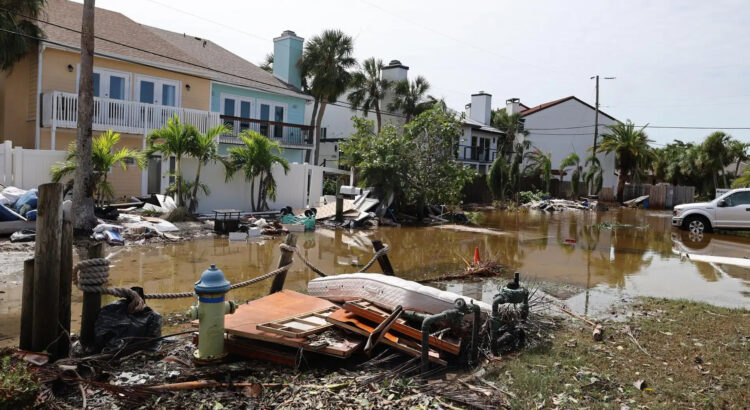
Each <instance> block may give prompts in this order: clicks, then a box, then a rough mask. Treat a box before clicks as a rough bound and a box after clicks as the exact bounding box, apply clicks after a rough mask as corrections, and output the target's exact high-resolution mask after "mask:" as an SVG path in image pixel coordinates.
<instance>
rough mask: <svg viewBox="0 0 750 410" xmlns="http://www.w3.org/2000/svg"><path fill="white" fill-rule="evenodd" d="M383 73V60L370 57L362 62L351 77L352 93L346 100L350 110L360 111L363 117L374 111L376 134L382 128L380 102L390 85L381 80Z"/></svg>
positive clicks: (386, 81)
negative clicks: (376, 124) (376, 122)
mask: <svg viewBox="0 0 750 410" xmlns="http://www.w3.org/2000/svg"><path fill="white" fill-rule="evenodd" d="M382 71H383V60H380V59H376V58H375V57H370V58H368V59H367V60H365V61H363V62H362V69H361V70H360V71H357V72H355V73H354V74H353V75H352V83H351V87H352V91H351V93H349V95H348V96H347V100H348V101H349V103H350V104H351V105H352V110H357V109H361V110H362V112H363V113H364V115H365V117H366V116H367V114H368V113H369V112H370V110H374V111H375V117H376V118H377V120H378V132H380V128H381V126H382V122H383V121H382V118H381V116H380V100H382V99H383V97H385V93H386V91H388V89H389V88H390V87H391V83H390V82H389V81H388V80H386V79H384V78H381V73H382Z"/></svg>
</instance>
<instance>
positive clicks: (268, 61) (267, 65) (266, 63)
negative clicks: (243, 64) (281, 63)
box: [258, 53, 273, 73]
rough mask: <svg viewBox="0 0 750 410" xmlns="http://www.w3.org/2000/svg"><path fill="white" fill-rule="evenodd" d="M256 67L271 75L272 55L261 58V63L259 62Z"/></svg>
mask: <svg viewBox="0 0 750 410" xmlns="http://www.w3.org/2000/svg"><path fill="white" fill-rule="evenodd" d="M258 67H260V68H261V70H263V71H268V72H269V73H273V53H268V54H266V56H265V57H264V58H263V61H261V63H260V64H259V65H258Z"/></svg>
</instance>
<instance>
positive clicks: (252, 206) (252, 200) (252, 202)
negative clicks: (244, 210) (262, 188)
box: [250, 177, 255, 212]
mask: <svg viewBox="0 0 750 410" xmlns="http://www.w3.org/2000/svg"><path fill="white" fill-rule="evenodd" d="M250 210H252V211H253V212H255V177H253V178H252V179H251V180H250Z"/></svg>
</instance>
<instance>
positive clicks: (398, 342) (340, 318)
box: [326, 309, 448, 366]
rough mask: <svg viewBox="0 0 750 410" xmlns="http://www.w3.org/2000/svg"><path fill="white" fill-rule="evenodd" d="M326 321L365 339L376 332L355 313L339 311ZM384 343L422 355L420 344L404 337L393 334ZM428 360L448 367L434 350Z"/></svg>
mask: <svg viewBox="0 0 750 410" xmlns="http://www.w3.org/2000/svg"><path fill="white" fill-rule="evenodd" d="M326 320H327V321H329V322H330V323H332V324H334V325H336V326H337V327H340V328H342V329H345V330H348V331H350V332H353V333H356V334H358V335H362V336H365V337H369V336H370V334H371V333H372V332H373V330H375V326H373V325H371V324H370V323H368V321H367V320H364V319H362V318H360V317H357V315H355V314H354V313H351V312H347V311H346V310H344V309H339V310H337V311H335V312H333V313H331V314H330V315H328V317H327V318H326ZM376 326H377V325H376ZM382 343H383V344H385V345H387V346H390V347H392V348H394V349H396V350H398V351H400V352H403V353H406V354H408V355H409V356H414V357H420V356H421V355H422V351H421V346H420V345H419V344H418V343H415V342H413V341H410V340H408V339H407V338H404V337H398V336H397V335H394V334H393V333H391V332H388V333H386V334H385V336H384V337H383V339H382ZM428 359H429V360H430V361H431V362H433V363H437V364H440V365H442V366H447V365H448V363H447V362H446V361H445V360H443V359H441V358H440V354H439V353H438V352H436V351H435V350H432V349H430V351H429V353H428Z"/></svg>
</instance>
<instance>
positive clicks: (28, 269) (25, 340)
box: [18, 259, 34, 350]
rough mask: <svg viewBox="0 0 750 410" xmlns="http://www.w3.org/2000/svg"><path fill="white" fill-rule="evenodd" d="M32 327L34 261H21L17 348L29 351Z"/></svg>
mask: <svg viewBox="0 0 750 410" xmlns="http://www.w3.org/2000/svg"><path fill="white" fill-rule="evenodd" d="M33 326H34V260H33V259H27V260H25V261H23V288H22V290H21V335H20V338H19V340H18V347H19V348H21V349H23V350H31V329H32V328H33Z"/></svg>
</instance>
